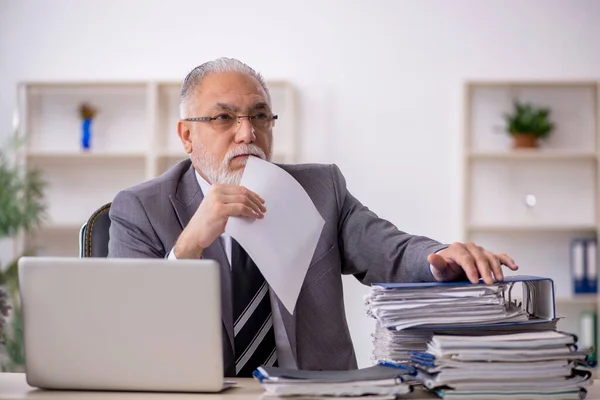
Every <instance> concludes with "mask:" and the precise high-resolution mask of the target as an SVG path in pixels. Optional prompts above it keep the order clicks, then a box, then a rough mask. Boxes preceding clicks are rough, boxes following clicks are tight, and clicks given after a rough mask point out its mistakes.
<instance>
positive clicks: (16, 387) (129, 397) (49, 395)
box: [0, 373, 437, 400]
mask: <svg viewBox="0 0 600 400" xmlns="http://www.w3.org/2000/svg"><path fill="white" fill-rule="evenodd" d="M237 381H238V382H239V385H238V387H235V388H232V389H228V390H226V391H224V392H223V393H214V394H196V393H146V392H142V393H140V392H79V391H55V390H39V389H35V388H32V387H31V386H29V385H28V384H27V382H26V381H25V374H12V373H0V400H24V399H27V400H37V399H41V400H117V399H118V400H258V399H259V398H260V396H261V395H262V394H263V393H264V391H263V390H262V388H261V387H260V385H259V384H258V382H257V381H256V380H254V379H250V378H245V379H238V380H237ZM403 398H408V399H436V398H437V397H436V396H434V395H430V394H428V393H423V392H418V393H412V394H411V395H410V396H409V397H403Z"/></svg>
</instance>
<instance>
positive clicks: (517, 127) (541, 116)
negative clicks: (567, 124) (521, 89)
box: [504, 101, 554, 148]
mask: <svg viewBox="0 0 600 400" xmlns="http://www.w3.org/2000/svg"><path fill="white" fill-rule="evenodd" d="M504 119H505V120H506V131H507V132H508V133H509V134H510V135H511V136H512V137H513V139H514V141H513V147H514V148H535V147H538V146H539V140H540V139H545V138H547V137H548V136H549V135H550V133H551V132H552V130H553V129H554V123H553V122H551V121H550V109H549V108H544V107H536V106H534V105H533V104H531V103H521V102H519V101H515V102H514V103H513V111H512V112H511V113H509V114H505V115H504Z"/></svg>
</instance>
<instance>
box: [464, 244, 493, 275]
mask: <svg viewBox="0 0 600 400" xmlns="http://www.w3.org/2000/svg"><path fill="white" fill-rule="evenodd" d="M466 248H467V250H468V251H469V253H471V256H472V257H473V258H474V259H475V264H476V265H477V270H478V271H479V275H480V276H481V277H482V278H483V281H484V282H485V283H487V284H490V285H491V284H493V283H494V278H493V277H492V268H491V267H490V263H489V260H488V258H487V257H486V255H485V253H484V252H483V251H482V250H481V248H479V246H476V245H475V244H473V243H467V245H466Z"/></svg>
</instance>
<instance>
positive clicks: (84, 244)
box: [79, 203, 111, 257]
mask: <svg viewBox="0 0 600 400" xmlns="http://www.w3.org/2000/svg"><path fill="white" fill-rule="evenodd" d="M110 205H111V203H107V204H105V205H103V206H102V207H100V208H99V209H97V210H96V211H94V213H93V214H92V215H91V217H90V218H89V219H88V221H87V222H86V223H85V224H83V226H82V227H81V229H80V230H79V257H107V256H108V237H109V236H108V230H109V228H110V218H108V211H109V210H110Z"/></svg>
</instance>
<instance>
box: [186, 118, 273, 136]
mask: <svg viewBox="0 0 600 400" xmlns="http://www.w3.org/2000/svg"><path fill="white" fill-rule="evenodd" d="M242 118H248V121H250V124H251V125H252V127H253V128H254V129H255V130H257V131H266V130H267V129H270V128H272V127H273V123H274V121H275V120H276V119H277V118H278V117H277V115H271V114H268V113H258V114H254V115H236V114H232V113H221V114H219V115H217V116H214V117H196V118H184V119H183V120H184V121H190V122H209V123H210V124H211V127H212V128H213V129H214V130H215V131H217V132H227V131H229V130H230V129H233V128H234V125H236V123H237V127H236V128H235V132H237V131H239V129H240V126H241V125H242Z"/></svg>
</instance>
